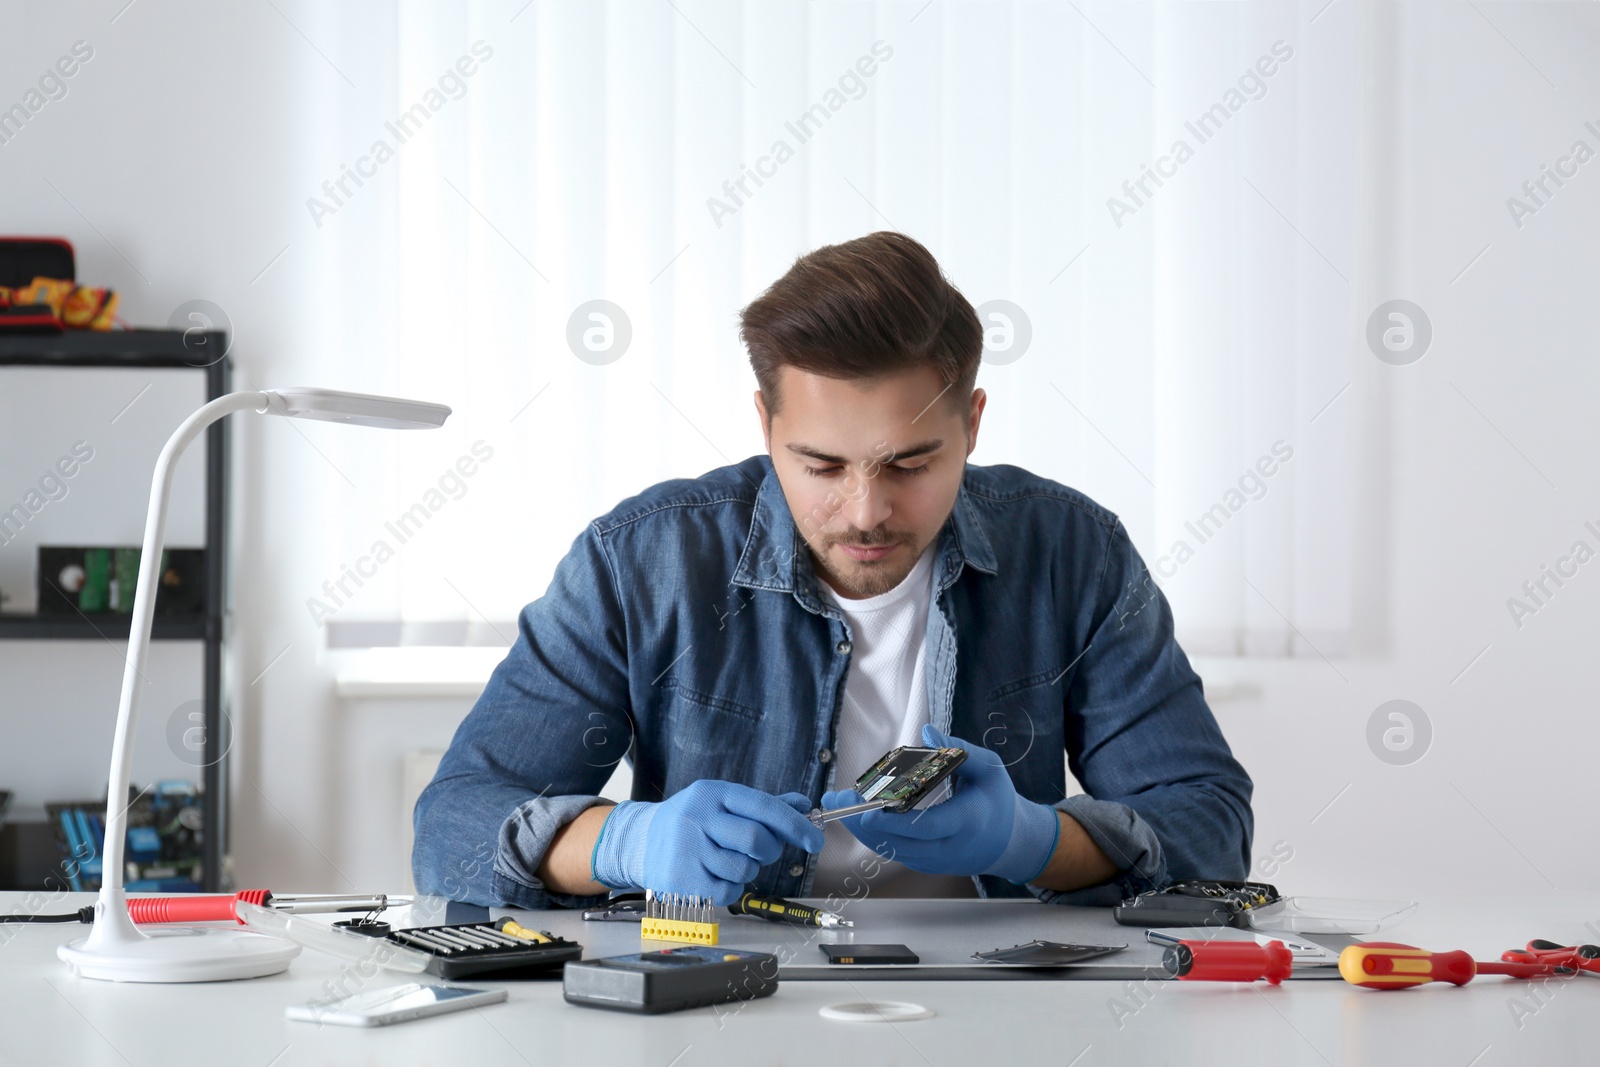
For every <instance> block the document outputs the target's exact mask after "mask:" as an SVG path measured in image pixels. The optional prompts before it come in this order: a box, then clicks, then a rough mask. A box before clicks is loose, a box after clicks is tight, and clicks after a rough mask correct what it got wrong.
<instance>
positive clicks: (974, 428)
mask: <svg viewBox="0 0 1600 1067" xmlns="http://www.w3.org/2000/svg"><path fill="white" fill-rule="evenodd" d="M988 402H989V396H988V394H987V393H985V392H984V391H983V390H982V389H974V390H973V391H972V406H971V408H970V409H968V411H967V455H969V456H970V455H972V450H973V449H974V448H977V447H978V424H979V423H980V422H982V421H983V406H984V405H985V404H986V403H988Z"/></svg>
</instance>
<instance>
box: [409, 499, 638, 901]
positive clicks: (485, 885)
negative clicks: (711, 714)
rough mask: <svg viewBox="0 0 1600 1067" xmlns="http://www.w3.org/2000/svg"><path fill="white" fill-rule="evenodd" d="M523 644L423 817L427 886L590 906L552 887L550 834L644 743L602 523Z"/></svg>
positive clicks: (565, 564) (575, 553) (416, 863)
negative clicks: (546, 875) (546, 866)
mask: <svg viewBox="0 0 1600 1067" xmlns="http://www.w3.org/2000/svg"><path fill="white" fill-rule="evenodd" d="M517 629H518V633H517V640H516V642H515V643H514V644H513V645H512V647H511V650H510V652H509V653H508V654H507V656H506V658H505V659H504V660H503V661H501V663H500V665H499V666H498V667H496V668H495V671H494V673H493V675H492V676H491V677H490V679H489V683H488V685H487V686H486V687H485V688H484V691H483V693H482V695H481V696H479V698H478V701H477V703H476V704H474V706H473V708H472V710H471V711H470V712H469V713H468V714H467V717H466V718H465V719H464V720H463V721H462V723H461V725H460V727H459V728H458V729H457V730H456V734H455V738H454V740H453V741H452V742H451V744H450V748H449V750H448V751H447V752H446V753H445V755H444V758H443V759H442V760H441V761H440V764H439V770H438V773H437V774H435V776H434V778H433V781H431V782H430V783H429V784H428V786H427V788H426V789H424V790H423V792H422V794H421V796H420V797H419V798H418V799H417V806H416V810H415V812H414V813H413V819H412V822H413V827H414V830H415V843H414V845H413V848H412V856H411V866H412V874H413V877H414V879H415V881H416V885H417V888H418V890H419V891H421V892H423V893H435V894H440V895H442V896H446V897H449V898H450V899H453V900H461V901H467V902H470V903H475V904H486V905H499V906H512V907H525V908H543V907H550V906H551V905H561V906H567V907H577V906H582V905H585V904H587V903H590V902H592V901H594V900H598V899H602V898H603V894H602V895H600V896H596V897H580V896H572V895H569V894H561V893H554V892H551V891H549V890H548V889H547V888H546V887H545V885H544V884H543V882H542V881H541V880H540V879H539V877H538V875H537V873H536V872H537V870H538V868H539V864H540V862H541V861H542V860H543V858H544V854H545V852H546V851H547V850H548V849H549V847H550V842H551V841H552V839H553V838H554V837H555V835H556V834H557V832H559V831H560V830H561V828H562V827H564V826H566V825H567V824H568V823H570V822H571V821H572V820H573V819H575V818H577V817H578V815H579V814H580V813H581V812H583V811H584V810H585V809H587V808H589V807H592V806H594V805H596V804H602V803H605V801H603V800H601V799H600V798H599V796H598V795H597V794H598V793H599V792H600V790H601V789H602V788H604V786H605V783H606V781H607V780H608V779H609V778H610V777H611V772H612V770H613V769H614V768H615V767H616V764H617V762H618V761H619V760H620V759H622V758H623V756H624V755H625V754H626V753H627V751H628V749H629V746H630V745H631V743H632V740H633V737H634V727H633V719H632V716H631V713H630V707H629V697H628V671H627V653H626V648H627V645H626V638H625V632H624V620H623V613H622V605H621V601H620V597H619V595H618V592H617V585H616V581H615V578H614V574H613V571H612V569H611V564H610V560H609V559H608V557H607V554H606V547H605V545H604V543H603V542H602V539H601V537H600V534H599V532H598V531H597V529H596V527H595V526H593V525H591V526H590V527H589V528H588V529H586V530H585V531H584V533H582V534H580V535H579V536H578V538H577V539H576V540H575V541H574V542H573V545H572V548H571V550H570V551H569V552H568V553H567V555H566V556H565V557H564V558H563V559H562V560H561V562H560V564H558V565H557V567H556V571H555V574H554V576H553V577H552V579H551V582H550V586H549V589H548V590H547V591H546V592H545V595H544V596H542V597H540V598H539V599H538V600H536V601H534V602H533V603H532V604H529V605H528V606H527V607H526V608H524V609H523V611H522V614H521V616H520V618H519V620H518V627H517Z"/></svg>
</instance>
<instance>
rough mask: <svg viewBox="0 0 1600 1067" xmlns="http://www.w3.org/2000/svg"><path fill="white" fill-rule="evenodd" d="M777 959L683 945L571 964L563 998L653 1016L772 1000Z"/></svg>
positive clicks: (763, 954) (563, 982) (762, 954)
mask: <svg viewBox="0 0 1600 1067" xmlns="http://www.w3.org/2000/svg"><path fill="white" fill-rule="evenodd" d="M777 988H778V957H776V956H774V955H772V954H771V953H769V952H743V951H740V950H738V949H727V948H717V947H716V946H714V945H684V946H683V947H681V948H667V949H662V950H660V951H659V952H636V953H633V954H632V955H628V956H610V957H607V958H605V959H599V960H581V961H578V960H574V961H573V962H571V963H568V964H567V966H566V970H565V972H563V975H562V979H561V992H562V995H563V996H564V997H565V998H566V1000H567V1002H568V1003H569V1004H583V1005H587V1006H588V1007H591V1008H608V1009H610V1010H612V1011H632V1012H640V1013H643V1014H646V1015H655V1014H658V1013H660V1012H665V1011H678V1010H680V1009H682V1008H700V1007H704V1006H706V1005H708V1004H723V1003H726V1002H728V1001H732V1000H753V999H754V998H756V997H766V996H771V995H772V994H773V993H774V992H776V991H777Z"/></svg>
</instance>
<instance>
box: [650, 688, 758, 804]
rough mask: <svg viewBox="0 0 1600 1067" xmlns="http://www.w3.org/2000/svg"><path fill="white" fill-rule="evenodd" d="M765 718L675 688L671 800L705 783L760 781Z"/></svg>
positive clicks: (670, 713) (670, 714) (726, 700)
mask: <svg viewBox="0 0 1600 1067" xmlns="http://www.w3.org/2000/svg"><path fill="white" fill-rule="evenodd" d="M761 716H762V712H761V709H760V708H759V707H754V706H752V705H750V704H746V703H744V702H743V701H739V700H735V699H733V698H731V697H726V696H719V695H714V694H711V693H705V692H702V691H700V690H698V689H693V688H690V687H689V686H686V685H681V684H679V685H674V686H673V687H672V688H671V690H670V696H669V697H668V710H667V719H668V726H667V736H669V737H671V738H672V760H671V763H670V764H669V765H668V767H667V792H668V794H671V793H673V792H676V791H677V790H679V789H682V788H683V787H684V786H686V785H688V784H690V783H691V782H696V781H699V780H700V779H702V778H721V779H724V780H727V781H732V782H747V783H748V782H751V781H755V780H757V774H758V771H757V767H756V762H757V757H758V755H759V752H758V741H759V738H760V733H759V731H760V725H761Z"/></svg>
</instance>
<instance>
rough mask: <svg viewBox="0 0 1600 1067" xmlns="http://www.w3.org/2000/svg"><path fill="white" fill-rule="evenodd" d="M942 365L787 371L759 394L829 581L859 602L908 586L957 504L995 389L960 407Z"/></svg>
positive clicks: (793, 505) (787, 483)
mask: <svg viewBox="0 0 1600 1067" xmlns="http://www.w3.org/2000/svg"><path fill="white" fill-rule="evenodd" d="M944 392H945V386H944V383H943V382H942V381H941V380H940V378H939V374H938V372H936V371H935V370H933V369H932V368H931V367H924V368H919V369H917V370H913V371H904V372H901V373H898V374H893V375H887V376H885V377H882V378H870V379H855V380H849V381H844V380H840V379H837V378H823V377H819V376H818V375H815V374H808V373H806V372H804V371H800V370H796V369H795V368H793V367H782V368H780V369H779V379H778V395H779V408H778V413H777V414H776V415H774V416H773V417H772V418H771V419H770V420H768V418H767V411H766V405H765V404H764V403H763V401H762V398H761V394H760V393H759V392H757V393H756V410H757V412H758V413H759V414H760V416H761V423H762V426H763V427H764V428H765V432H766V439H767V452H768V453H769V454H770V455H771V456H772V466H773V469H774V470H775V471H776V472H777V475H778V483H779V484H780V485H781V486H782V487H783V495H784V498H785V499H786V500H787V501H788V503H789V511H790V512H791V513H792V514H793V516H794V521H795V525H796V526H798V527H799V528H800V532H801V534H802V535H803V536H804V537H805V539H806V544H807V545H809V546H810V548H811V557H812V561H813V563H814V564H815V566H816V571H817V574H818V576H819V577H821V578H822V580H823V581H825V582H827V583H828V585H829V586H830V587H832V588H833V590H834V591H835V592H837V593H838V594H839V595H840V596H842V597H846V598H849V599H860V598H862V597H869V596H877V595H878V594H879V593H886V592H888V591H889V590H890V589H893V588H894V587H895V586H897V585H899V584H900V582H901V581H903V580H904V579H905V576H906V575H907V574H910V573H911V568H912V567H914V566H916V563H917V560H918V559H919V558H920V557H921V556H922V552H923V550H924V549H926V548H927V547H928V545H930V544H931V543H932V542H933V539H934V538H935V537H937V536H938V534H939V529H940V528H941V527H942V526H943V525H944V521H945V519H947V518H948V517H949V516H950V512H951V510H952V509H953V508H954V507H955V502H956V492H957V491H958V490H959V489H960V488H961V475H962V472H963V471H964V470H965V469H966V463H967V456H968V454H970V453H971V451H972V449H973V447H974V446H976V444H977V441H978V421H979V419H980V418H981V416H982V415H983V405H984V399H985V398H984V393H983V390H982V389H975V390H973V394H972V400H971V403H970V404H969V405H967V406H966V410H964V411H957V410H954V406H953V405H952V404H951V403H950V402H949V399H948V398H947V397H945V396H944V395H943V394H944Z"/></svg>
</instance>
